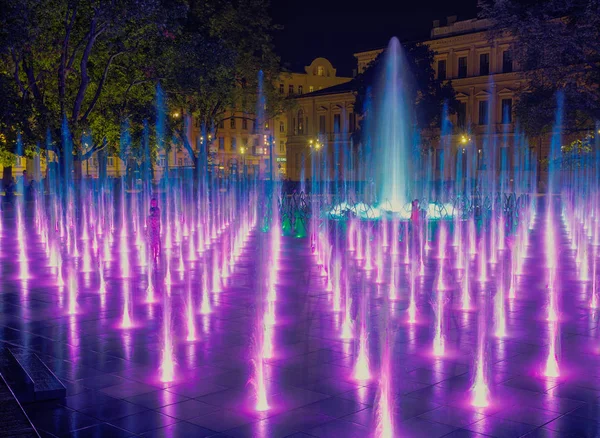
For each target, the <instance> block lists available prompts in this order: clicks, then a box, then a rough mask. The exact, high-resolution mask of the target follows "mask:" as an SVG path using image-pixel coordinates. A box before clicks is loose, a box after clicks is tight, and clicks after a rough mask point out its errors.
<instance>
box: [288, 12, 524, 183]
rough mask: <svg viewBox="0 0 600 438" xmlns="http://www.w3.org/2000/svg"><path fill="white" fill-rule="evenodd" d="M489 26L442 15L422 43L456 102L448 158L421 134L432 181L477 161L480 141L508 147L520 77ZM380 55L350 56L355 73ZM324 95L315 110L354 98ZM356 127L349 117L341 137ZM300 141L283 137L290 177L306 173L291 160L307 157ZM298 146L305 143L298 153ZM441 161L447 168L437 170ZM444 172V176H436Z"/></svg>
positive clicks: (312, 129)
mask: <svg viewBox="0 0 600 438" xmlns="http://www.w3.org/2000/svg"><path fill="white" fill-rule="evenodd" d="M490 26H491V23H490V22H489V21H488V20H478V19H471V20H465V21H456V17H448V19H447V24H446V25H445V26H440V23H439V21H434V23H433V28H432V30H431V33H430V38H429V39H428V40H426V41H423V42H422V43H423V44H426V45H428V46H429V47H430V48H431V49H432V50H433V52H434V53H435V57H434V63H433V67H434V70H435V74H436V76H437V78H438V79H440V80H444V81H451V83H452V86H453V88H454V90H455V92H456V98H457V100H458V102H459V107H458V112H457V114H454V115H452V116H450V120H451V122H452V126H453V130H452V135H451V138H450V143H451V145H450V149H451V151H450V152H451V153H452V158H451V159H450V160H448V159H447V158H448V157H443V154H444V152H446V153H448V149H447V148H446V150H445V151H444V150H443V149H442V148H441V146H440V144H439V140H436V138H437V139H439V132H430V133H423V134H424V135H430V136H431V137H432V138H433V141H432V146H433V147H434V151H435V152H434V155H435V156H434V158H433V165H434V167H435V169H436V170H437V172H438V174H437V175H436V177H437V178H441V179H445V178H451V176H452V175H454V172H455V165H456V160H457V159H458V158H459V157H462V158H464V155H465V154H470V153H472V154H477V156H478V160H481V156H482V154H483V153H485V151H483V150H482V145H483V144H484V143H485V141H484V140H486V141H487V140H489V139H490V138H491V137H493V138H497V139H500V138H501V139H502V142H501V143H502V145H507V144H511V143H512V141H511V138H512V137H513V135H514V133H515V123H514V117H513V115H514V113H513V102H514V96H515V95H516V93H517V92H518V90H519V89H520V88H521V87H522V86H523V84H524V76H523V74H522V72H520V71H519V67H518V65H516V63H515V62H514V61H513V59H512V56H511V49H510V46H511V42H512V39H511V37H510V35H508V34H504V35H502V36H501V37H499V38H495V39H493V40H492V39H490V34H489V32H488V29H489V28H490ZM383 51H384V49H375V50H369V51H364V52H359V53H356V54H355V55H354V56H355V58H356V60H357V67H358V68H357V70H358V73H362V72H364V70H365V69H366V68H367V67H368V66H369V64H370V63H371V62H372V61H373V60H375V58H377V56H378V55H379V54H380V53H382V52H383ZM323 91H325V92H326V91H327V90H323ZM330 91H331V92H329V93H322V94H321V96H320V97H318V96H315V99H317V97H318V99H319V103H318V108H320V111H324V109H325V108H329V107H335V106H336V105H339V101H340V100H341V101H343V102H344V105H345V107H346V108H349V107H351V106H352V105H353V103H354V96H353V94H352V92H351V90H348V89H346V90H340V91H339V93H336V92H335V90H333V89H332V90H330ZM315 94H318V93H315ZM307 99H311V96H310V95H308V96H304V97H303V98H302V99H299V101H300V105H301V106H303V108H305V107H307V106H308V107H311V105H304V104H303V103H302V102H306V101H307ZM312 107H316V106H315V105H312ZM305 110H306V109H305ZM308 110H310V108H309V109H308ZM327 120H328V119H327ZM356 126H357V125H356V117H354V123H352V124H350V123H349V124H347V128H348V129H349V131H348V132H346V133H345V134H346V137H348V138H350V136H351V134H352V130H353V129H355V128H356ZM308 130H309V136H313V137H314V136H315V133H316V132H318V129H317V127H316V126H315V125H312V126H311V125H308ZM303 137H305V135H300V134H299V133H294V135H293V136H290V137H289V138H288V144H289V145H290V150H289V153H288V161H291V162H293V163H294V165H297V166H298V167H295V168H294V169H293V170H291V171H290V176H292V175H293V177H294V179H297V178H298V177H299V175H300V174H301V173H303V174H306V173H307V172H308V170H307V167H306V163H305V167H304V170H302V166H301V163H300V161H301V160H298V158H297V157H298V156H300V157H301V156H303V154H304V155H309V154H310V148H309V145H308V144H307V142H306V139H304V138H303ZM302 144H306V145H305V146H304V148H303V149H302V148H301V145H302ZM509 155H510V154H509ZM442 162H445V163H451V165H447V164H446V165H445V166H441V163H442ZM497 162H499V161H497ZM444 172H445V174H440V173H444ZM298 179H299V178H298Z"/></svg>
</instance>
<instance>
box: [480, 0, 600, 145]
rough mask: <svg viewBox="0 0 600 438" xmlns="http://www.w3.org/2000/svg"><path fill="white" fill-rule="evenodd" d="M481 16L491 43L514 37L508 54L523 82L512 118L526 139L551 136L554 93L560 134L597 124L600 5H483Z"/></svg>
mask: <svg viewBox="0 0 600 438" xmlns="http://www.w3.org/2000/svg"><path fill="white" fill-rule="evenodd" d="M480 6H481V8H482V12H481V16H482V17H484V18H488V19H490V20H491V21H492V23H493V25H494V30H492V31H491V32H490V38H495V37H496V36H498V35H503V34H506V33H509V34H511V35H512V36H513V37H514V42H513V43H512V47H511V52H512V53H513V58H514V60H515V61H516V62H517V65H518V66H519V67H520V69H522V70H523V73H524V75H525V77H526V82H525V85H524V87H522V89H520V90H519V92H518V94H517V100H516V103H515V114H516V116H517V118H518V120H519V123H520V125H521V126H522V127H523V129H524V130H525V132H526V134H528V135H529V136H530V137H537V136H540V135H543V134H545V133H547V132H550V131H551V129H552V127H553V124H554V122H555V120H556V111H557V109H558V108H557V99H556V94H557V92H558V91H562V93H563V95H564V113H563V118H562V119H563V126H562V128H563V130H564V131H565V132H567V133H568V132H574V131H581V130H582V129H589V128H591V127H592V126H593V125H594V122H595V121H596V120H599V119H600V89H599V87H598V83H600V2H598V1H597V0H529V1H526V2H523V1H518V0H487V1H484V2H482V3H481V5H480Z"/></svg>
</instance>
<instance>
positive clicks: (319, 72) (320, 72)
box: [317, 65, 325, 76]
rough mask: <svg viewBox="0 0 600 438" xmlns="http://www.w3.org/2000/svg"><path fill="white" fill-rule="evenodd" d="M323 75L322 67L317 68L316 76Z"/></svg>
mask: <svg viewBox="0 0 600 438" xmlns="http://www.w3.org/2000/svg"><path fill="white" fill-rule="evenodd" d="M324 75H325V69H324V68H323V66H322V65H319V66H317V76H324Z"/></svg>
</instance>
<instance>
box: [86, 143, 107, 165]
mask: <svg viewBox="0 0 600 438" xmlns="http://www.w3.org/2000/svg"><path fill="white" fill-rule="evenodd" d="M106 146H108V140H107V139H106V137H104V138H103V139H102V143H100V144H95V145H93V146H92V148H91V149H90V150H89V151H86V152H85V153H84V154H82V155H81V161H85V160H87V159H88V158H90V157H91V156H92V155H94V154H95V153H96V152H99V151H101V150H103V149H106Z"/></svg>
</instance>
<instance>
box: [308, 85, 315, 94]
mask: <svg viewBox="0 0 600 438" xmlns="http://www.w3.org/2000/svg"><path fill="white" fill-rule="evenodd" d="M313 91H315V87H313V86H312V85H310V86H309V87H308V92H309V93H312V92H313Z"/></svg>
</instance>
